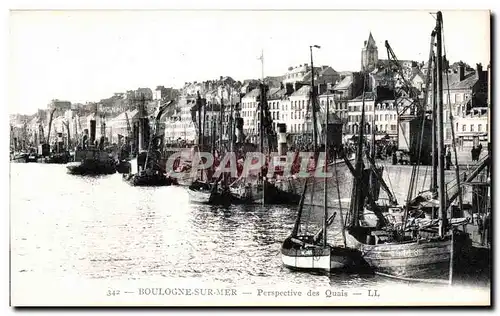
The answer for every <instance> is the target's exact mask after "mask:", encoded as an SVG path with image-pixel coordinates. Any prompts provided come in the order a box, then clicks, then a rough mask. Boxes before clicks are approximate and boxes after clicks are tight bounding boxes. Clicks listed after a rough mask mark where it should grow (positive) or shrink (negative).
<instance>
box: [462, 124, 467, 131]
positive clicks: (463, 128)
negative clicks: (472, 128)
mask: <svg viewBox="0 0 500 316" xmlns="http://www.w3.org/2000/svg"><path fill="white" fill-rule="evenodd" d="M465 131H466V127H465V124H464V125H462V132H465Z"/></svg>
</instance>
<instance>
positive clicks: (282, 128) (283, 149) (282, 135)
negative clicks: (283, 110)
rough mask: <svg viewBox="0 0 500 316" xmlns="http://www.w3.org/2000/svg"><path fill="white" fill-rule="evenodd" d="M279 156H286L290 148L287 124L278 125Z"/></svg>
mask: <svg viewBox="0 0 500 316" xmlns="http://www.w3.org/2000/svg"><path fill="white" fill-rule="evenodd" d="M277 127H278V155H280V156H284V155H286V153H287V151H288V148H287V143H286V124H284V123H278V125H277Z"/></svg>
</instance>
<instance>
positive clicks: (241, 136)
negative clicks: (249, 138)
mask: <svg viewBox="0 0 500 316" xmlns="http://www.w3.org/2000/svg"><path fill="white" fill-rule="evenodd" d="M244 142H245V133H243V118H241V117H237V118H236V143H237V144H241V143H244Z"/></svg>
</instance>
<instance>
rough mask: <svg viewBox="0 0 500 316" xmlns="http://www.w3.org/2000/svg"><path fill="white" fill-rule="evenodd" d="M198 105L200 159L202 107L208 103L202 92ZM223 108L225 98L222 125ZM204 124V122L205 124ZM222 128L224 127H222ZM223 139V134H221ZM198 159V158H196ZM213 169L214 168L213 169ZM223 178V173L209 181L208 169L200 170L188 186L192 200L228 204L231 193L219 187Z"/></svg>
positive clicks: (199, 148)
mask: <svg viewBox="0 0 500 316" xmlns="http://www.w3.org/2000/svg"><path fill="white" fill-rule="evenodd" d="M196 106H197V111H198V124H195V125H197V126H198V127H197V131H198V146H197V148H195V150H197V154H198V157H199V159H198V161H200V160H202V157H201V148H203V147H204V141H203V140H202V138H203V131H202V120H201V107H202V106H203V107H204V108H205V107H206V103H205V100H204V99H201V97H200V93H199V92H198V97H197V100H196ZM223 109H224V103H223V100H222V99H221V109H220V126H222V122H223V120H222V118H223ZM203 126H204V124H203ZM221 130H222V129H221ZM212 136H213V137H214V136H215V125H213V128H212ZM221 140H222V136H221ZM219 150H220V152H222V141H221V142H220V148H219ZM195 161H196V160H195ZM212 171H213V170H212ZM212 174H213V172H212ZM221 179H222V175H221V176H220V177H219V179H216V180H215V181H214V182H210V181H209V176H208V174H207V172H206V170H202V171H201V172H200V178H198V179H196V180H195V181H193V183H191V184H190V185H189V187H188V188H187V191H188V194H189V199H190V201H191V202H195V203H201V204H212V205H214V204H218V205H221V204H222V205H225V204H228V203H229V201H230V199H229V195H228V194H227V192H226V191H225V190H224V189H221V188H220V187H219V182H220V181H221Z"/></svg>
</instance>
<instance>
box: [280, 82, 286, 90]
mask: <svg viewBox="0 0 500 316" xmlns="http://www.w3.org/2000/svg"><path fill="white" fill-rule="evenodd" d="M281 89H285V86H284V85H283V82H281V83H280V90H281Z"/></svg>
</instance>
